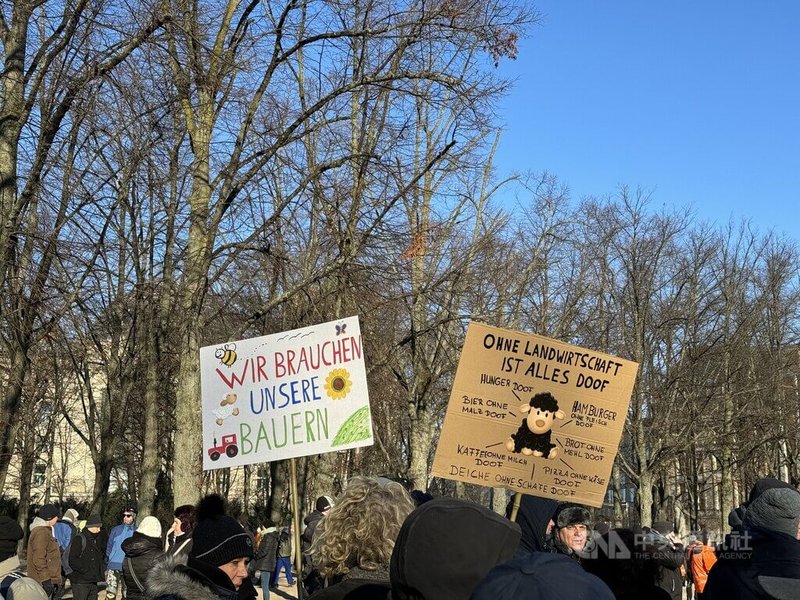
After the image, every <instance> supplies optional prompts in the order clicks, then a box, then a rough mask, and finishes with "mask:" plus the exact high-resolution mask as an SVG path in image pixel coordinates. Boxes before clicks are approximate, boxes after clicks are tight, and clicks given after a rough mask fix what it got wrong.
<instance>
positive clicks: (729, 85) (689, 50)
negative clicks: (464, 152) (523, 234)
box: [495, 0, 800, 243]
mask: <svg viewBox="0 0 800 600" xmlns="http://www.w3.org/2000/svg"><path fill="white" fill-rule="evenodd" d="M535 6H536V8H537V10H538V11H539V13H540V14H541V17H542V19H541V22H540V23H539V24H538V25H535V26H534V27H532V29H531V31H530V36H529V37H528V39H526V40H523V41H522V43H521V44H520V51H519V56H518V58H517V60H516V61H508V60H506V61H504V62H502V63H501V66H500V69H499V72H500V74H501V75H503V76H504V77H510V78H512V79H514V80H515V84H514V87H513V88H512V90H511V92H510V94H509V95H508V96H507V97H506V98H505V99H503V100H502V102H501V106H500V120H501V123H502V124H503V128H504V133H503V137H502V141H501V146H500V148H499V150H498V153H497V155H496V157H495V166H496V168H497V171H498V175H501V176H502V175H505V174H507V173H508V172H510V171H514V170H527V169H530V170H534V171H542V170H547V171H549V172H551V173H553V174H555V175H558V176H559V178H560V179H561V180H562V181H563V182H564V183H566V184H567V185H568V186H569V188H570V190H571V195H572V198H573V199H579V198H581V197H583V196H586V195H594V196H604V195H607V194H611V193H613V192H614V191H615V190H617V189H618V188H619V186H620V185H628V186H630V187H632V188H636V187H637V186H640V187H642V188H643V189H645V190H647V191H650V192H652V204H653V206H654V207H656V208H658V207H661V206H662V205H666V206H679V207H684V206H689V207H691V208H693V209H694V211H695V213H696V215H697V218H698V219H699V220H706V221H711V222H717V223H720V224H723V223H726V222H727V221H728V220H729V218H731V217H733V218H734V219H739V218H746V219H752V221H753V223H754V224H755V225H756V226H758V228H759V229H760V230H762V231H764V230H766V229H770V228H771V229H774V230H775V231H776V232H778V233H785V234H787V235H788V236H790V237H792V238H793V239H794V240H795V241H797V242H798V243H800V222H799V221H800V219H799V218H798V217H799V216H800V209H799V208H797V206H798V205H800V34H798V31H799V30H800V2H798V1H794V0H780V1H777V0H776V1H769V0H763V1H761V2H756V1H755V0H753V1H750V2H742V1H738V0H729V1H722V0H714V1H705V0H701V1H699V2H686V1H682V0H681V1H674V2H656V1H650V0H647V1H641V0H639V1H631V0H614V1H613V2H596V1H595V2H592V1H589V0H538V1H537V2H536V3H535Z"/></svg>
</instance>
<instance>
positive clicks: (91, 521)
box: [84, 513, 103, 529]
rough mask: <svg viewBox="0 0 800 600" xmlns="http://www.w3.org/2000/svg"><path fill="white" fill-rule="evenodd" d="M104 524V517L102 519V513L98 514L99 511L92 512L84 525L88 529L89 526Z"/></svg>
mask: <svg viewBox="0 0 800 600" xmlns="http://www.w3.org/2000/svg"><path fill="white" fill-rule="evenodd" d="M102 526H103V519H101V518H100V515H98V514H97V513H92V514H91V515H89V518H88V519H86V525H84V527H86V528H87V529H88V528H89V527H102Z"/></svg>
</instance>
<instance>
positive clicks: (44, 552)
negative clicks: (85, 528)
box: [28, 504, 63, 598]
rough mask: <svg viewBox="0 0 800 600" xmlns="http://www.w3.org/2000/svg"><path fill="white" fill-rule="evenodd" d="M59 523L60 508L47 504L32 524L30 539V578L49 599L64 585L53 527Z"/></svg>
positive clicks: (59, 553)
mask: <svg viewBox="0 0 800 600" xmlns="http://www.w3.org/2000/svg"><path fill="white" fill-rule="evenodd" d="M56 521H58V508H56V506H55V505H53V504H45V505H44V506H42V507H41V508H40V509H39V515H38V516H37V517H36V518H35V519H34V520H33V522H32V523H31V533H30V538H28V577H30V578H31V579H34V580H35V581H38V582H39V584H40V585H41V586H42V587H43V588H44V591H45V592H46V593H47V596H48V598H53V597H54V596H55V595H56V594H57V593H58V590H59V588H60V587H61V584H62V581H63V580H62V579H61V550H60V549H59V547H58V542H57V541H56V538H55V535H54V534H53V526H54V525H55V524H56Z"/></svg>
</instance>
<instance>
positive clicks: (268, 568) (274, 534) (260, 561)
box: [254, 519, 278, 600]
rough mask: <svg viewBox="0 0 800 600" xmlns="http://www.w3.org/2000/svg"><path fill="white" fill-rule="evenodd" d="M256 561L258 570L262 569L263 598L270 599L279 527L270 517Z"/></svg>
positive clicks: (276, 558)
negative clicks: (270, 585)
mask: <svg viewBox="0 0 800 600" xmlns="http://www.w3.org/2000/svg"><path fill="white" fill-rule="evenodd" d="M254 562H255V568H256V571H261V595H262V596H261V597H262V600H269V584H270V581H271V579H272V574H273V573H274V572H275V565H276V564H277V562H278V528H277V527H275V523H273V522H272V521H271V520H269V519H267V522H266V524H265V529H264V532H263V533H262V534H261V540H260V541H259V543H258V550H256V554H255V560H254Z"/></svg>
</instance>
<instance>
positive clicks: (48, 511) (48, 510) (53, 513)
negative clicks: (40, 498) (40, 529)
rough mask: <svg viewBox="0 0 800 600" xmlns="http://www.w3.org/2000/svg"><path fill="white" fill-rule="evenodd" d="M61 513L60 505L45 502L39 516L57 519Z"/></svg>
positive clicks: (46, 519)
mask: <svg viewBox="0 0 800 600" xmlns="http://www.w3.org/2000/svg"><path fill="white" fill-rule="evenodd" d="M59 514H60V513H59V510H58V507H57V506H56V505H55V504H45V505H44V506H42V507H41V508H40V509H39V516H40V517H41V518H42V519H43V520H45V521H49V520H50V519H55V518H56V517H58V515H59Z"/></svg>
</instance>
